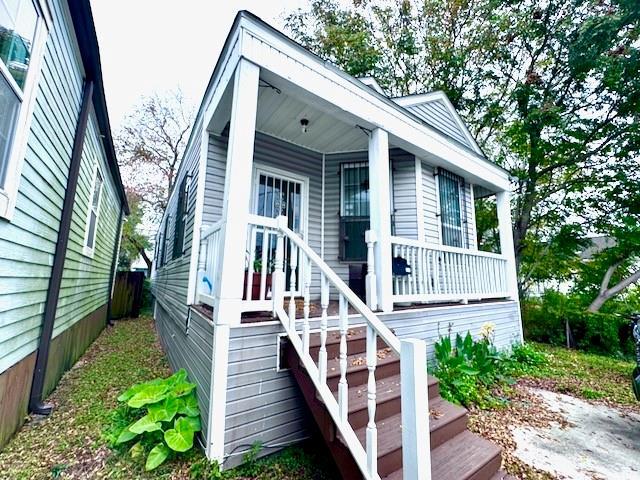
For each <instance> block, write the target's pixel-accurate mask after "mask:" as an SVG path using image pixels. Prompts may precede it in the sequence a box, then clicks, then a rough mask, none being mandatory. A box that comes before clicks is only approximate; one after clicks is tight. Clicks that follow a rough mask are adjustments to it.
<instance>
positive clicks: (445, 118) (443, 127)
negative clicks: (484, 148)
mask: <svg viewBox="0 0 640 480" xmlns="http://www.w3.org/2000/svg"><path fill="white" fill-rule="evenodd" d="M405 108H406V109H407V110H409V111H410V112H411V113H413V114H414V115H416V116H417V117H419V118H421V119H422V120H424V121H425V122H426V123H427V124H429V125H431V126H432V127H433V128H435V129H437V130H439V131H440V132H442V133H444V134H445V135H448V136H449V137H451V138H453V139H455V140H457V141H459V142H460V143H462V144H463V145H466V146H467V147H469V148H473V145H471V143H470V142H469V140H468V139H467V136H466V135H465V132H464V131H463V130H462V128H461V127H460V125H459V124H458V122H457V120H456V119H455V118H454V116H453V114H452V113H451V111H450V110H449V107H448V106H447V105H446V104H445V103H444V102H443V101H442V100H439V99H438V100H431V101H428V102H425V103H419V104H417V105H410V106H407V107H405Z"/></svg>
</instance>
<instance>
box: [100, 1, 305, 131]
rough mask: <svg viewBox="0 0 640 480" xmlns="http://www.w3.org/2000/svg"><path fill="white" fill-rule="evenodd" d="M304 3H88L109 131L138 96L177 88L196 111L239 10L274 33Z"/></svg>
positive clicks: (129, 109) (120, 119) (132, 105)
mask: <svg viewBox="0 0 640 480" xmlns="http://www.w3.org/2000/svg"><path fill="white" fill-rule="evenodd" d="M305 4H306V1H305V0H91V7H92V10H93V16H94V21H95V24H96V30H97V33H98V42H99V44H100V56H101V60H102V74H103V78H104V84H105V91H106V97H107V105H108V108H109V116H110V119H111V126H112V129H113V130H114V131H115V130H117V129H118V126H119V125H120V124H121V122H122V119H123V118H124V117H125V116H126V114H127V113H128V112H129V111H131V109H132V108H133V107H134V106H135V105H136V103H137V102H138V101H139V99H140V96H141V95H149V94H152V93H154V92H156V91H157V92H163V91H166V90H170V89H173V88H176V87H180V88H181V89H182V91H183V93H184V94H185V96H186V97H187V99H188V100H189V101H190V102H191V103H193V104H194V107H195V108H197V107H198V105H199V104H200V99H201V97H202V95H203V93H204V89H205V87H206V85H207V83H208V81H209V77H210V76H211V73H212V72H213V67H214V66H215V63H216V59H217V58H218V55H219V54H220V50H222V46H223V44H224V40H225V38H226V36H227V33H228V32H229V29H230V28H231V24H232V23H233V19H234V18H235V16H236V13H237V12H238V11H239V10H249V11H251V12H253V13H255V14H256V15H258V16H259V17H260V18H262V19H263V20H265V21H266V22H267V23H270V24H272V25H274V26H276V27H278V28H281V27H282V26H283V23H284V21H283V16H284V15H283V14H284V13H286V12H289V11H292V10H293V9H295V8H298V7H302V6H304V5H305Z"/></svg>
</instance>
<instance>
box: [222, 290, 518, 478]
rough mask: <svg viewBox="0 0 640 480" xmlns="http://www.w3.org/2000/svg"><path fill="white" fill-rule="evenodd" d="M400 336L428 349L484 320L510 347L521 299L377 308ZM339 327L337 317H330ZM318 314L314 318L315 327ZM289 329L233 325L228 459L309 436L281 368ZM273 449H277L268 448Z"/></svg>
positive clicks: (292, 385)
mask: <svg viewBox="0 0 640 480" xmlns="http://www.w3.org/2000/svg"><path fill="white" fill-rule="evenodd" d="M378 316H379V318H380V319H381V320H382V321H383V322H384V323H385V324H386V325H387V326H388V327H389V328H391V329H393V330H394V332H395V334H396V335H398V336H399V337H400V338H419V339H423V340H426V341H427V347H428V355H429V356H431V357H432V355H433V344H434V342H435V341H436V340H437V339H438V338H439V337H440V336H442V335H448V334H449V331H450V332H451V334H452V335H455V333H458V332H459V333H461V334H466V332H467V331H470V332H471V333H472V334H473V335H477V334H478V332H479V330H480V327H481V326H482V324H483V323H485V322H493V323H495V325H496V330H495V334H496V335H495V343H496V345H497V346H498V348H508V347H510V346H511V345H512V344H513V343H514V342H516V341H518V339H519V335H520V326H519V313H518V304H517V303H516V302H496V303H486V304H474V305H456V306H447V307H431V308H425V309H420V310H405V311H401V312H395V313H389V314H378ZM362 323H363V322H362V321H361V317H360V316H359V315H350V316H349V326H350V327H355V326H358V325H362ZM328 324H329V328H330V329H337V328H338V320H337V318H336V317H330V318H329V320H328ZM319 326H320V325H319V319H317V318H315V319H312V320H311V321H310V327H311V329H312V331H317V330H318V328H319ZM283 333H284V330H283V328H282V326H281V325H280V323H279V322H268V323H255V324H247V325H242V326H239V327H235V328H232V329H231V335H230V346H229V370H228V373H227V407H226V420H225V450H224V451H225V456H230V455H232V456H230V457H229V459H228V460H227V463H225V465H228V466H234V465H237V464H238V463H240V461H241V459H242V454H243V453H246V452H247V451H248V450H249V449H250V448H251V445H252V443H253V442H255V441H260V442H262V443H263V444H264V445H276V444H280V445H281V444H286V443H289V442H292V441H297V440H301V439H303V438H306V437H307V436H308V434H309V433H308V430H307V428H308V423H307V421H309V420H308V418H310V417H309V415H308V413H307V409H306V404H305V402H304V399H303V397H302V395H301V393H300V391H299V387H298V386H297V384H296V382H295V380H294V378H293V376H292V375H291V374H290V372H289V371H288V370H283V371H277V368H276V367H277V361H278V358H277V350H278V337H279V336H280V335H281V334H283ZM263 451H266V452H268V453H273V451H274V449H264V450H263Z"/></svg>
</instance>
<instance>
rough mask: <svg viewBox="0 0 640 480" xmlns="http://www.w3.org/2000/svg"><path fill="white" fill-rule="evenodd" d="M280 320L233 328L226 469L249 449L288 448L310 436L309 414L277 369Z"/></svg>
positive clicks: (287, 378) (289, 380)
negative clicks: (258, 445)
mask: <svg viewBox="0 0 640 480" xmlns="http://www.w3.org/2000/svg"><path fill="white" fill-rule="evenodd" d="M282 332H283V330H282V326H281V325H280V323H279V322H269V323H264V324H251V325H247V326H240V327H236V328H232V329H231V335H230V338H231V339H230V346H229V369H228V374H227V410H226V420H225V449H224V451H225V456H227V457H228V460H227V461H226V463H225V466H229V467H232V466H235V465H237V464H239V463H241V461H242V455H243V453H246V452H247V451H248V450H249V449H250V448H251V445H252V444H253V443H254V442H256V441H260V442H261V443H262V444H263V445H264V446H265V448H263V452H264V453H265V454H266V453H273V451H274V449H273V448H268V447H269V446H275V445H286V444H289V443H294V442H297V441H300V440H302V439H304V438H306V437H308V427H309V425H308V423H307V422H308V421H309V414H308V411H307V409H306V405H305V403H304V399H303V397H302V395H301V393H300V391H299V389H298V386H297V384H296V382H295V380H294V378H293V376H292V375H291V373H290V372H289V371H287V370H285V371H280V372H278V371H276V367H277V348H278V335H279V334H281V333H282Z"/></svg>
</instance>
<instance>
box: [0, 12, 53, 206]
mask: <svg viewBox="0 0 640 480" xmlns="http://www.w3.org/2000/svg"><path fill="white" fill-rule="evenodd" d="M45 11H46V7H45V8H43V7H41V3H40V1H39V0H0V217H4V218H10V216H11V213H12V211H13V207H14V205H15V199H16V197H17V192H18V183H19V179H20V171H21V169H22V163H23V159H24V155H25V151H26V142H27V138H28V133H29V128H30V123H31V122H30V120H31V113H32V111H33V105H34V97H35V94H34V93H35V90H36V86H37V83H38V76H39V73H40V72H39V70H40V60H41V58H42V53H43V51H44V43H45V40H46V36H47V21H46V20H45ZM47 18H48V17H47Z"/></svg>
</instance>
